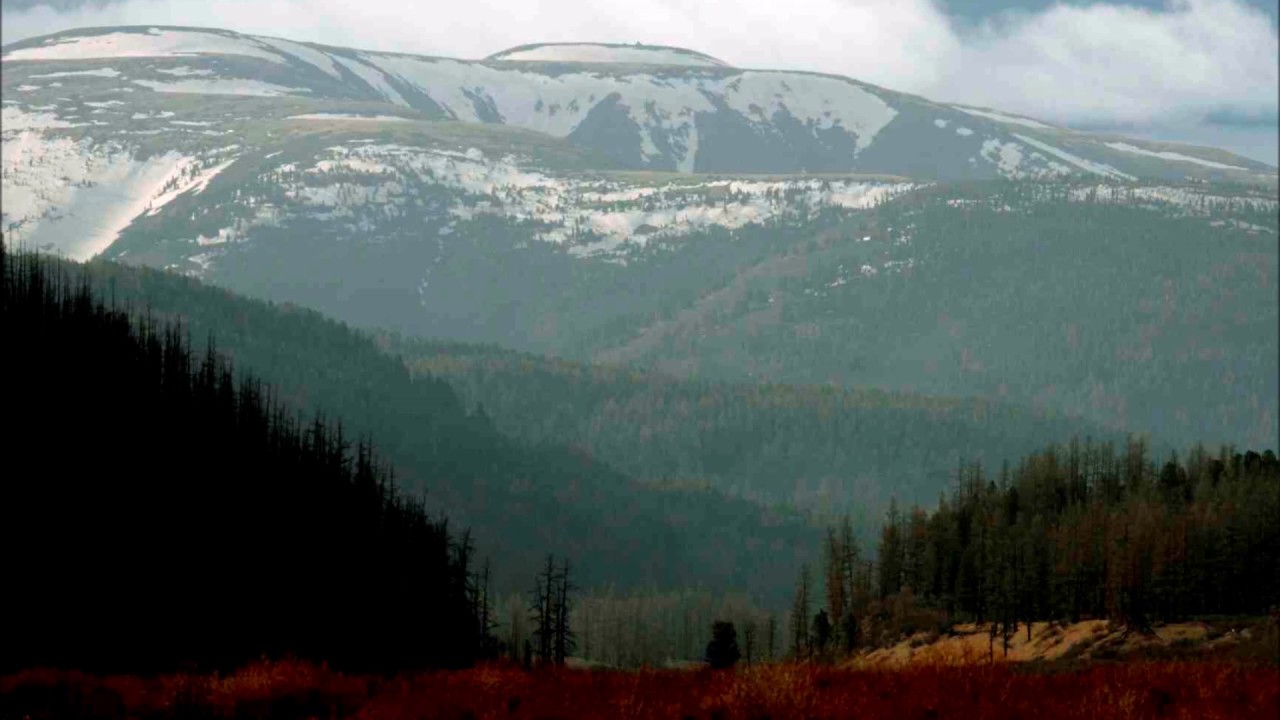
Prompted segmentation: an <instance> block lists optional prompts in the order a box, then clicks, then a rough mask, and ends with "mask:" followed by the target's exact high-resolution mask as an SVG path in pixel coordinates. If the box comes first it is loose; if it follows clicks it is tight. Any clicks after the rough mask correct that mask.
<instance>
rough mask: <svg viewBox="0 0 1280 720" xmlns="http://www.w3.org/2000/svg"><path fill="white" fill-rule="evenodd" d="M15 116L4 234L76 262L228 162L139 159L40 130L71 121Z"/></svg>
mask: <svg viewBox="0 0 1280 720" xmlns="http://www.w3.org/2000/svg"><path fill="white" fill-rule="evenodd" d="M12 110H13V109H12V108H9V107H6V108H4V115H5V116H4V125H3V127H4V130H3V133H2V134H0V169H2V170H3V172H0V200H2V201H3V202H2V205H3V211H2V213H0V216H2V218H3V220H2V222H3V228H4V230H5V233H6V235H7V236H8V237H9V238H10V239H11V240H13V241H14V242H18V243H23V244H26V245H28V246H31V247H34V248H38V249H44V250H50V251H54V252H58V253H61V254H63V255H65V256H67V257H70V258H72V259H76V260H85V259H88V258H91V257H93V256H94V255H97V254H98V253H100V252H102V251H103V250H105V249H106V248H107V247H108V246H110V245H111V243H112V242H114V241H115V240H116V238H117V237H118V236H119V234H120V231H122V230H123V229H124V228H126V227H128V225H129V224H130V223H132V222H133V221H134V220H135V219H136V218H138V217H139V216H141V215H143V214H151V213H154V212H155V211H157V210H158V209H159V208H160V207H162V206H163V205H165V204H166V203H168V202H170V201H171V200H172V199H173V198H175V197H177V196H178V195H180V194H182V193H183V192H186V191H188V190H191V189H193V188H195V189H202V188H203V187H205V186H206V185H207V184H208V182H209V180H211V179H212V178H213V177H214V176H215V175H216V174H217V173H218V172H220V171H221V170H222V168H225V167H226V164H227V163H229V162H230V160H229V159H225V158H223V157H222V155H221V154H219V153H214V154H213V156H212V157H209V156H205V157H200V158H196V157H191V156H187V155H184V154H182V153H179V152H177V151H172V150H171V151H169V152H167V153H164V154H157V155H152V156H150V157H149V158H147V159H146V160H139V159H137V158H136V157H135V155H134V152H133V149H132V148H130V147H128V146H126V145H124V144H121V143H118V142H103V143H97V142H95V141H93V140H92V139H88V138H85V139H80V140H75V139H72V138H67V137H57V136H51V135H46V134H45V133H43V132H40V131H41V130H44V129H47V128H57V127H65V126H67V123H65V122H64V121H60V120H57V119H56V118H53V119H50V117H51V116H48V115H45V114H28V113H21V112H12ZM224 151H225V149H224ZM215 159H218V160H220V162H221V164H216V165H214V164H213V163H214V162H215ZM232 159H234V158H232Z"/></svg>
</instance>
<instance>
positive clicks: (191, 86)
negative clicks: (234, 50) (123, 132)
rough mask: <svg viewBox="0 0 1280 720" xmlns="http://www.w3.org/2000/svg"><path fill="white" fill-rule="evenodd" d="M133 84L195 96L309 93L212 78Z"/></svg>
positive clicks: (242, 81)
mask: <svg viewBox="0 0 1280 720" xmlns="http://www.w3.org/2000/svg"><path fill="white" fill-rule="evenodd" d="M133 82H134V84H137V85H141V86H143V87H147V88H151V89H152V90H154V91H156V92H162V93H193V94H197V95H250V96H254V97H281V96H285V95H292V94H294V93H307V92H311V91H310V90H309V89H308V88H290V87H284V86H281V85H276V84H274V83H269V82H262V81H261V80H248V79H242V78H235V79H229V78H214V79H209V80H176V81H174V82H159V81H156V80H134V81H133Z"/></svg>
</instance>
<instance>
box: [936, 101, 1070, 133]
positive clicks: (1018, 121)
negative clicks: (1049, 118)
mask: <svg viewBox="0 0 1280 720" xmlns="http://www.w3.org/2000/svg"><path fill="white" fill-rule="evenodd" d="M952 107H954V108H955V109H957V110H959V111H960V112H965V113H969V114H970V115H976V116H978V117H981V118H986V119H988V120H995V121H996V122H1000V123H1006V124H1009V125H1022V126H1024V127H1029V128H1036V129H1037V130H1056V129H1057V128H1055V127H1053V126H1052V125H1045V124H1044V123H1042V122H1039V121H1037V120H1032V119H1030V118H1024V117H1016V116H1014V115H1005V114H1003V113H998V112H992V111H990V110H974V109H972V108H967V107H962V106H960V105H953V106H952Z"/></svg>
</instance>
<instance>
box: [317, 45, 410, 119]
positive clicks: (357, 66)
mask: <svg viewBox="0 0 1280 720" xmlns="http://www.w3.org/2000/svg"><path fill="white" fill-rule="evenodd" d="M333 59H334V60H335V61H337V62H338V63H340V64H341V65H342V66H343V67H345V68H346V69H348V70H350V71H351V72H353V73H355V75H356V77H358V78H360V79H361V80H363V81H364V82H365V84H366V85H368V86H369V87H371V88H373V89H374V91H376V92H377V93H379V94H380V95H382V97H384V98H386V99H387V100H388V101H390V102H392V103H394V104H396V105H400V106H401V107H409V103H408V102H406V101H405V99H404V98H403V97H402V96H401V95H400V93H398V92H396V89H395V88H393V87H391V84H390V83H388V82H387V78H386V76H385V75H383V74H382V72H381V71H380V70H377V69H375V68H372V67H370V66H368V65H366V64H364V63H362V62H360V61H359V60H352V59H350V58H344V57H341V56H334V58H333Z"/></svg>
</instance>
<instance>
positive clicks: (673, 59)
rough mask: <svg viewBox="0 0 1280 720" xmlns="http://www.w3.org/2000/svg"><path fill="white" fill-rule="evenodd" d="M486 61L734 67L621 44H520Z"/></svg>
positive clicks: (691, 54)
mask: <svg viewBox="0 0 1280 720" xmlns="http://www.w3.org/2000/svg"><path fill="white" fill-rule="evenodd" d="M485 60H490V61H499V62H563V63H598V64H607V65H637V64H639V65H677V66H681V67H718V68H728V67H732V66H731V65H729V64H728V63H726V62H724V61H721V60H717V59H716V58H713V57H711V56H710V55H706V54H704V53H700V52H697V51H694V50H688V49H685V48H678V47H670V46H666V45H642V44H640V43H635V44H633V45H624V44H620V43H535V44H532V45H518V46H516V47H513V48H509V49H507V50H503V51H502V52H499V53H494V54H493V55H490V56H489V57H487V58H485Z"/></svg>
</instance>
